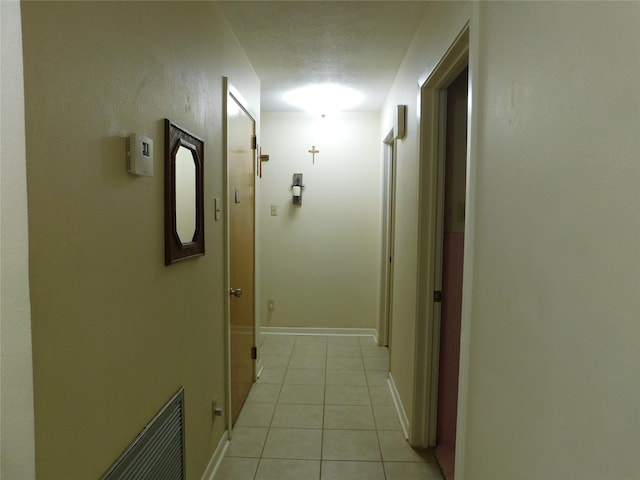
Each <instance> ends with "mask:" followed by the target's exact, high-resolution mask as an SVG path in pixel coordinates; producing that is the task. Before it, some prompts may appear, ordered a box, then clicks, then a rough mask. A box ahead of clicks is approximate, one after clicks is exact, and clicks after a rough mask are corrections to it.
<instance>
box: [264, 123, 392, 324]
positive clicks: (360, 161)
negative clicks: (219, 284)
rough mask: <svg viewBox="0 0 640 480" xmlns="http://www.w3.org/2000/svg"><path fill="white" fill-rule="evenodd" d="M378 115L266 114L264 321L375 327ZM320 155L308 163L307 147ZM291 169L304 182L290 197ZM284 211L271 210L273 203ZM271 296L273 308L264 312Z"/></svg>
mask: <svg viewBox="0 0 640 480" xmlns="http://www.w3.org/2000/svg"><path fill="white" fill-rule="evenodd" d="M379 122H380V117H379V115H378V114H377V113H357V114H356V113H343V114H340V115H334V116H328V117H327V118H325V119H324V120H322V119H321V118H320V117H319V116H318V117H313V116H310V115H308V114H305V113H263V115H262V149H263V153H267V154H269V155H270V160H269V162H268V163H264V164H263V178H262V181H261V187H262V205H261V206H260V207H259V209H258V211H257V215H258V218H259V220H260V226H261V231H262V241H261V255H262V261H261V280H260V283H261V290H262V303H261V305H260V311H261V319H262V326H266V327H273V326H278V327H316V328H317V327H320V328H370V329H373V328H375V327H376V322H377V315H378V303H379V301H378V295H379V294H378V291H379V278H380V274H379V263H380V262H379V257H380V228H381V227H380V222H381V220H380V215H381V203H380V202H381V174H382V167H381V165H382V164H381V152H382V137H380V136H379V135H378V126H379ZM312 145H315V146H316V148H317V149H318V150H320V153H319V154H317V155H316V161H315V164H312V160H311V154H310V153H308V150H309V149H311V146H312ZM294 173H302V174H303V176H304V177H303V182H304V184H305V185H306V188H305V189H304V191H303V193H302V205H301V206H297V205H293V204H292V196H291V189H290V186H291V183H292V175H293V174H294ZM271 205H275V206H276V207H277V209H278V215H277V216H271V214H270V206H271ZM269 299H272V300H274V302H275V310H274V311H273V312H269V311H267V301H268V300H269Z"/></svg>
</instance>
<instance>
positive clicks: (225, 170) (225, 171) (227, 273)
mask: <svg viewBox="0 0 640 480" xmlns="http://www.w3.org/2000/svg"><path fill="white" fill-rule="evenodd" d="M222 91H223V96H222V178H223V198H224V200H223V202H224V203H223V204H224V247H223V248H224V282H223V289H224V290H223V297H224V318H225V344H226V352H225V353H226V355H225V359H226V365H225V385H226V395H225V399H224V402H225V411H226V414H225V423H226V429H227V432H228V438H229V440H230V439H231V437H232V435H233V427H232V425H233V418H232V412H231V296H230V295H229V289H230V288H231V256H230V234H231V232H230V224H229V221H230V216H229V212H230V211H231V208H230V205H229V201H228V199H229V150H228V149H229V139H228V134H229V125H228V108H229V105H228V98H229V95H231V96H232V97H233V98H235V100H236V101H237V102H238V103H239V104H240V106H241V107H242V108H243V109H244V110H245V111H246V112H247V113H248V115H249V117H251V119H252V120H253V121H254V125H255V130H254V131H256V130H257V120H256V119H257V118H258V117H257V115H256V113H255V111H254V110H253V109H252V108H251V107H250V105H249V103H248V102H247V101H246V100H245V99H244V97H243V96H242V94H241V93H240V91H239V90H238V89H237V88H236V87H234V86H233V84H232V83H231V82H230V81H229V78H228V77H222ZM255 155H257V150H254V156H255ZM253 164H254V168H255V164H256V158H254V159H253ZM254 182H255V179H254ZM255 191H256V186H255V183H254V209H253V215H254V218H253V228H254V234H253V235H254V241H253V250H254V258H257V257H256V233H255V227H256V216H255V215H256V213H255V212H256V203H257V197H256V195H255ZM205 209H206V208H205ZM253 270H254V272H253V276H254V285H257V282H256V278H255V276H256V268H255V264H254V268H253ZM254 290H256V289H255V288H254ZM254 294H255V296H256V297H257V296H258V295H257V291H254ZM254 303H255V299H254ZM253 324H254V332H253V338H254V344H255V343H256V340H257V330H256V328H257V327H256V310H255V308H254V319H253ZM254 346H255V345H254ZM256 373H257V361H256V360H255V359H254V368H253V374H254V381H255V379H256V378H255V376H256Z"/></svg>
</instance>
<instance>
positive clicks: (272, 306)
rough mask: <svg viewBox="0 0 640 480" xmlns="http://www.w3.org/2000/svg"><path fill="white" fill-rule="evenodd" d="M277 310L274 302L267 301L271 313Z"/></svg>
mask: <svg viewBox="0 0 640 480" xmlns="http://www.w3.org/2000/svg"><path fill="white" fill-rule="evenodd" d="M275 309H276V307H275V305H274V304H273V300H267V310H269V311H270V312H273V311H274V310H275Z"/></svg>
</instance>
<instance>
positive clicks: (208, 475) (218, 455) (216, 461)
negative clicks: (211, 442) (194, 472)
mask: <svg viewBox="0 0 640 480" xmlns="http://www.w3.org/2000/svg"><path fill="white" fill-rule="evenodd" d="M227 448H229V432H228V431H227V430H225V431H224V433H223V434H222V438H221V439H220V441H219V442H218V446H217V447H216V449H215V451H214V452H213V455H212V456H211V459H210V460H209V465H207V469H206V470H205V471H204V473H203V474H202V480H213V479H214V478H215V476H216V473H218V469H219V468H220V464H221V463H222V460H223V459H224V454H225V453H227Z"/></svg>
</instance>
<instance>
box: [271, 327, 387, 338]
mask: <svg viewBox="0 0 640 480" xmlns="http://www.w3.org/2000/svg"><path fill="white" fill-rule="evenodd" d="M260 333H261V334H263V335H351V336H360V337H374V338H375V336H376V329H375V328H308V327H260Z"/></svg>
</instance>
